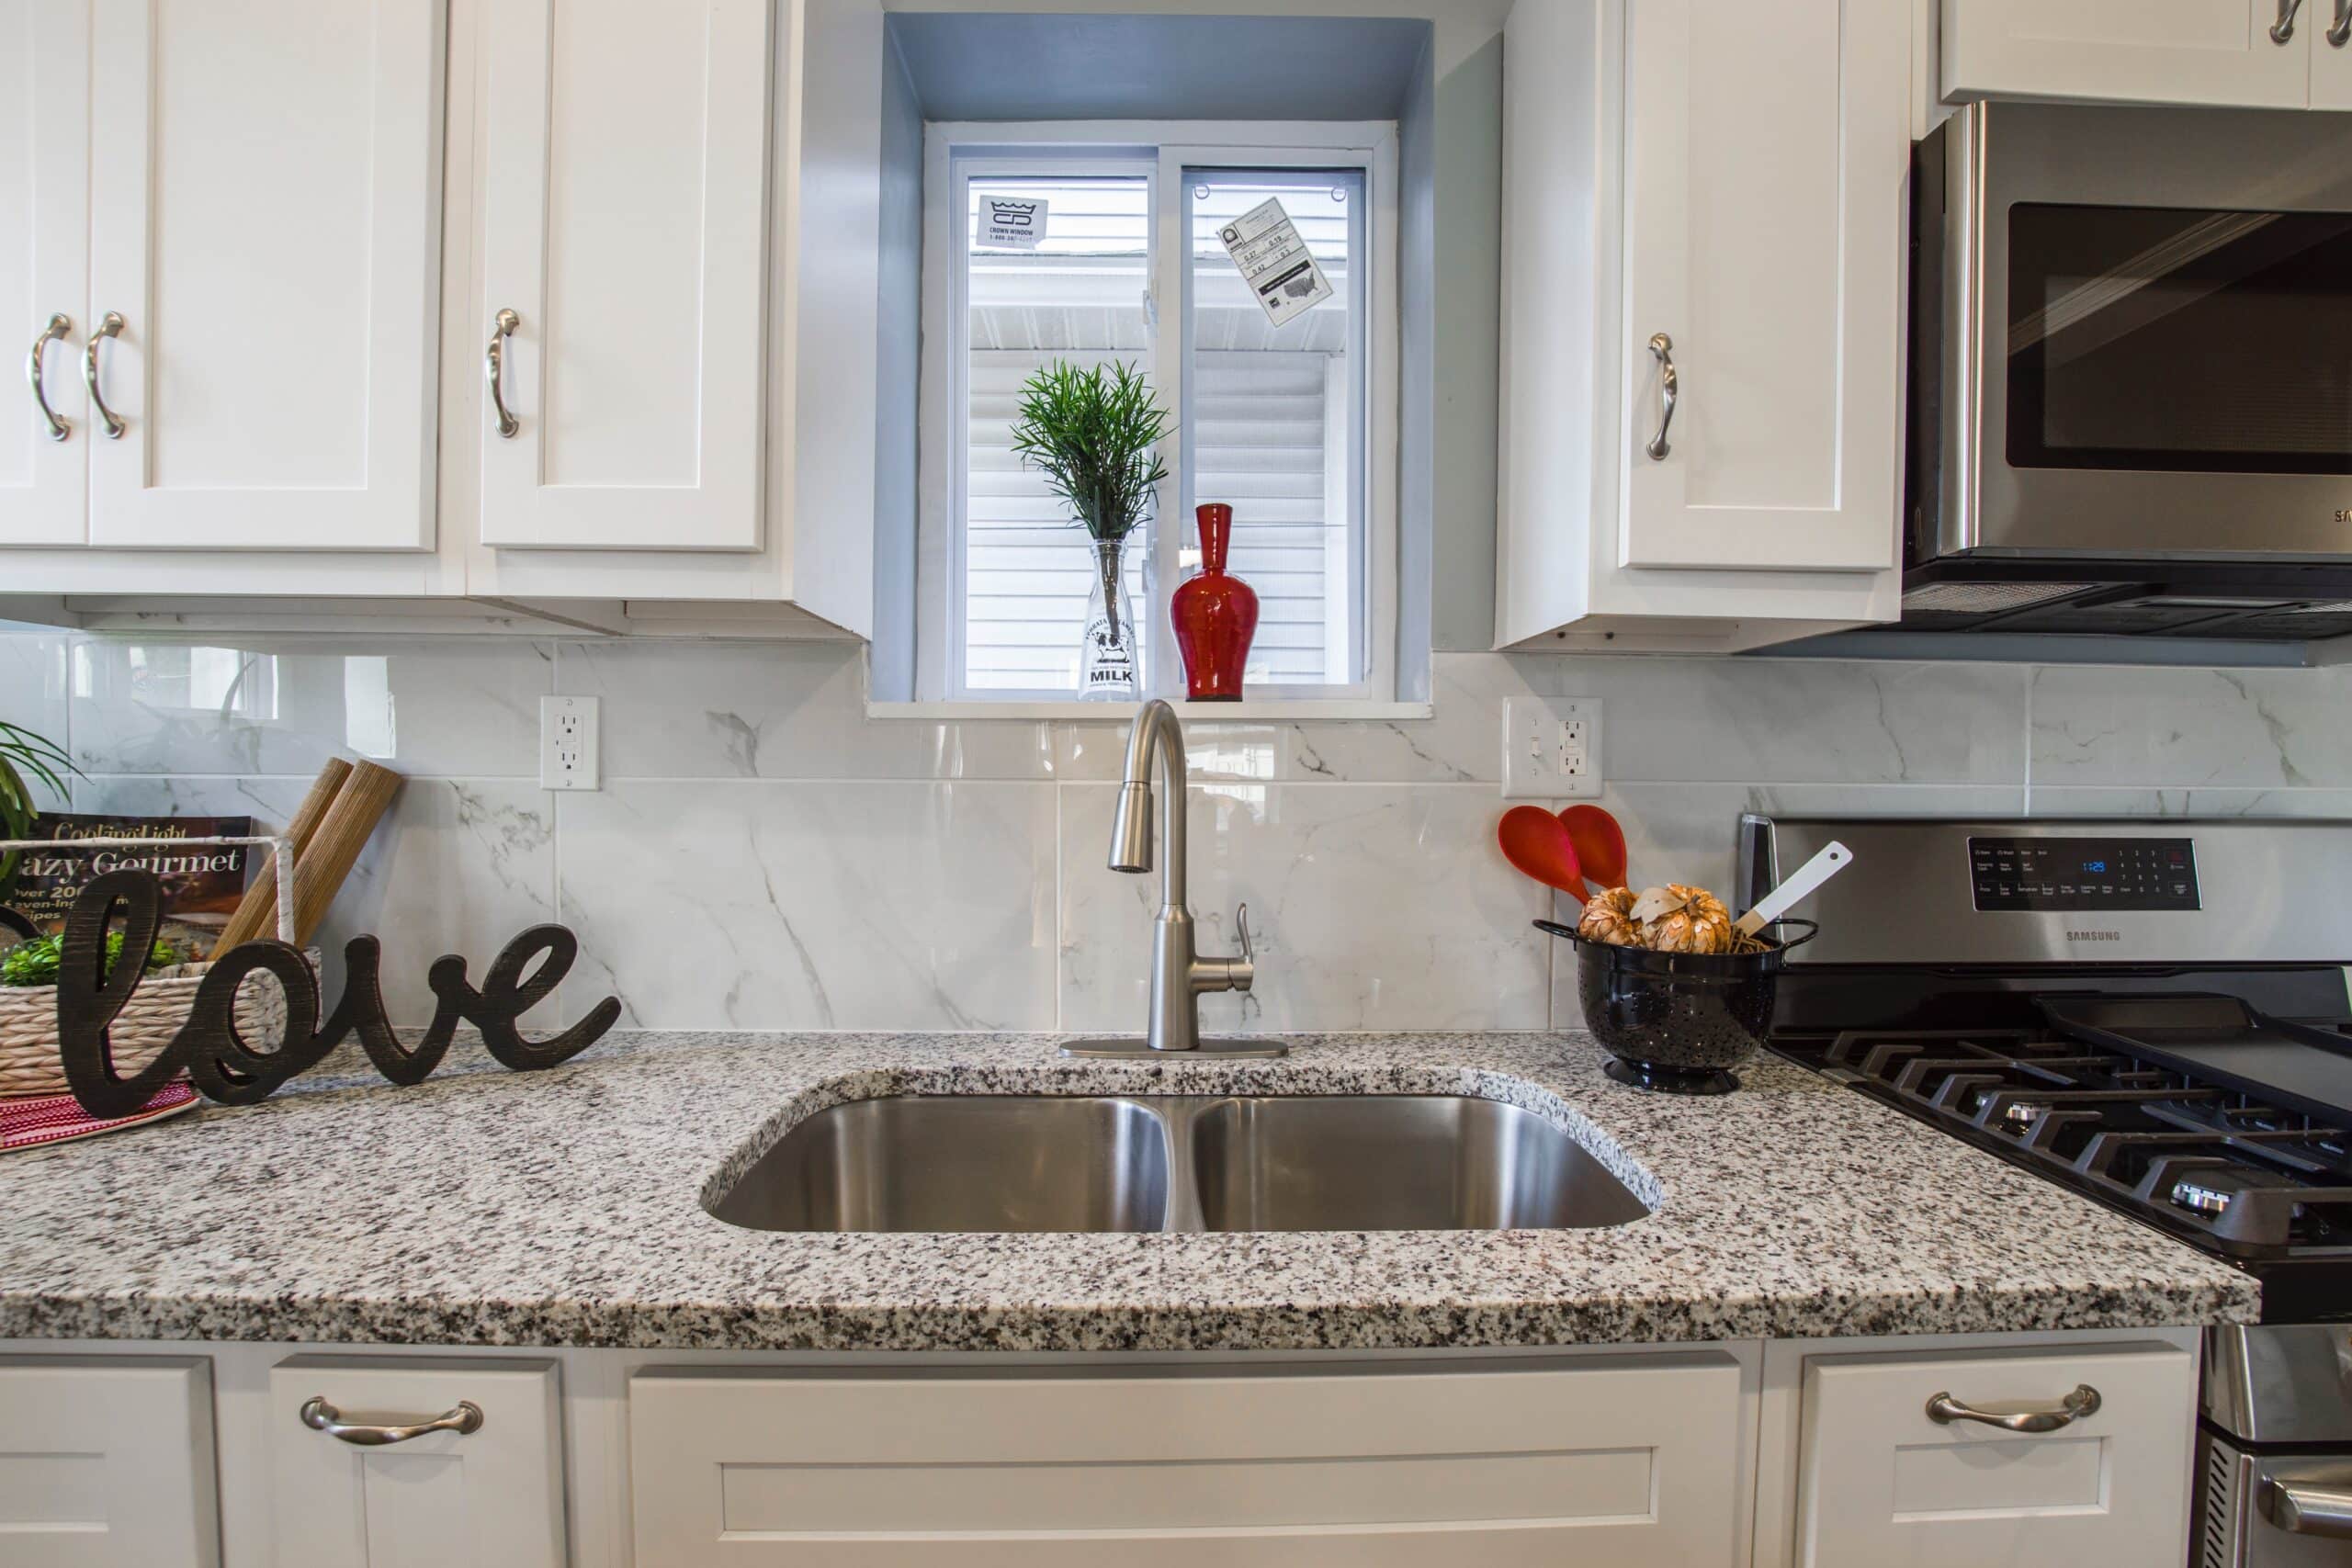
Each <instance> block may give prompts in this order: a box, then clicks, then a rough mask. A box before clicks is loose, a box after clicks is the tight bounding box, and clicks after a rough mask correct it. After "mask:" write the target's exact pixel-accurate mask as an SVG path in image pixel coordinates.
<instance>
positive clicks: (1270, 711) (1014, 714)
mask: <svg viewBox="0 0 2352 1568" xmlns="http://www.w3.org/2000/svg"><path fill="white" fill-rule="evenodd" d="M1176 711H1177V713H1178V714H1179V715H1181V716H1182V717H1183V718H1184V719H1185V720H1186V721H1187V722H1189V723H1193V724H1265V723H1285V724H1289V723H1305V722H1309V721H1314V720H1348V719H1354V720H1357V721H1359V722H1371V723H1385V722H1392V721H1396V720H1399V719H1415V718H1428V717H1430V716H1432V715H1433V714H1434V713H1435V712H1436V711H1437V710H1436V707H1435V705H1433V704H1430V703H1389V702H1373V701H1369V700H1363V699H1357V698H1340V699H1334V700H1321V699H1304V698H1303V699H1300V700H1298V701H1296V702H1286V701H1284V700H1283V699H1282V698H1280V697H1266V698H1261V699H1258V700H1256V701H1250V700H1244V701H1241V702H1238V703H1178V704H1176ZM865 716H866V717H868V718H876V719H891V718H911V719H927V720H930V721H932V722H933V723H937V722H941V721H945V720H955V721H964V720H971V719H989V718H996V719H1022V720H1028V721H1030V722H1033V723H1034V722H1035V721H1037V720H1040V719H1051V720H1056V721H1058V722H1060V723H1064V724H1090V723H1091V724H1125V723H1128V722H1129V721H1130V720H1132V719H1133V718H1134V717H1135V709H1134V708H1131V707H1129V706H1127V705H1125V704H1124V703H1081V702H1077V701H1069V702H1012V703H985V702H954V703H875V702H869V703H867V704H866V705H865Z"/></svg>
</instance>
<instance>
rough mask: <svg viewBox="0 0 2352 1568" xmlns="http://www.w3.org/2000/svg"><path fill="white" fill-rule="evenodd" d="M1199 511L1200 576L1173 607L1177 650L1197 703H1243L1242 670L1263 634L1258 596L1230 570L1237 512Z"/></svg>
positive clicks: (1182, 587)
mask: <svg viewBox="0 0 2352 1568" xmlns="http://www.w3.org/2000/svg"><path fill="white" fill-rule="evenodd" d="M1194 511H1195V513H1196V514H1197V515H1198V517H1199V518H1200V524H1201V570H1200V575H1199V576H1197V577H1193V578H1189V579H1187V580H1186V581H1182V582H1180V583H1178V584H1177V585H1176V592H1174V593H1173V594H1172V595H1170V599H1169V602H1168V615H1169V618H1170V620H1172V621H1174V622H1175V624H1176V651H1177V652H1179V653H1181V654H1182V655H1183V656H1184V688H1185V694H1186V695H1187V696H1189V697H1191V698H1192V700H1193V701H1194V702H1196V703H1238V702H1239V701H1240V700H1241V667H1242V666H1243V665H1245V664H1247V663H1248V662H1249V661H1250V638H1252V637H1256V636H1257V635H1258V592H1257V590H1256V589H1253V588H1251V587H1250V585H1249V584H1248V583H1246V582H1244V581H1241V580H1240V579H1239V578H1238V577H1236V576H1234V575H1233V574H1232V573H1231V572H1229V571H1227V570H1225V552H1226V547H1227V546H1228V545H1230V544H1231V543H1232V542H1233V508H1231V507H1230V506H1227V505H1224V504H1222V503H1221V502H1208V503H1207V504H1206V505H1204V506H1200V507H1197V508H1195V509H1194Z"/></svg>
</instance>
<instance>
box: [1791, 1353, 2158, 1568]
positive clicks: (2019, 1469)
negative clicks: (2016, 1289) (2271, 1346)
mask: <svg viewBox="0 0 2352 1568" xmlns="http://www.w3.org/2000/svg"><path fill="white" fill-rule="evenodd" d="M2084 1386H2087V1387H2089V1388H2092V1389H2095V1390H2097V1391H2098V1408H2097V1410H2096V1411H2093V1412H2091V1413H2089V1414H2087V1415H2082V1416H2077V1417H2076V1418H2075V1419H2074V1420H2072V1421H2070V1422H2068V1423H2067V1424H2066V1425H2065V1426H2064V1427H2059V1428H2058V1429H2057V1430H2054V1431H2050V1432H2042V1433H2038V1434H2037V1433H2020V1432H2012V1431H2007V1430H2005V1429H2003V1428H2000V1427H1993V1426H1987V1425H1984V1424H1982V1423H1979V1422H1975V1421H1970V1420H1964V1419H1962V1420H1953V1421H1950V1422H1939V1421H1937V1420H1935V1419H1934V1418H1933V1417H1931V1416H1929V1415H1928V1402H1929V1401H1930V1400H1932V1399H1933V1398H1935V1396H1936V1395H1938V1394H1949V1395H1951V1397H1952V1398H1953V1399H1955V1400H1957V1401H1959V1402H1961V1403H1962V1404H1966V1405H1968V1406H1970V1407H1972V1408H1973V1409H1977V1410H1981V1411H1985V1412H1986V1413H1988V1414H1993V1415H2002V1414H2008V1413H2012V1412H2017V1411H2020V1410H2026V1409H2033V1410H2042V1409H2056V1408H2059V1407H2060V1404H2061V1402H2062V1401H2063V1400H2064V1398H2065V1397H2066V1396H2067V1395H2068V1394H2070V1393H2073V1392H2074V1391H2075V1389H2076V1388H2078V1387H2084ZM2196 1408H2197V1367H2196V1360H2195V1358H2194V1357H2193V1356H2191V1355H2190V1354H2189V1353H2188V1351H2185V1350H2180V1349H2176V1348H2172V1347H2170V1346H2163V1345H2119V1346H2112V1347H2103V1348H2091V1349H2081V1350H2052V1351H2047V1352H2041V1351H2036V1352H2026V1353H2018V1352H1993V1353H1987V1354H1971V1353H1964V1352H1955V1353H1952V1354H1950V1355H1945V1356H1933V1357H1918V1356H1823V1357H1818V1358H1815V1359H1813V1360H1812V1361H1810V1362H1808V1363H1807V1365H1806V1367H1805V1374H1804V1443H1803V1447H1804V1453H1803V1458H1802V1461H1801V1469H1800V1472H1799V1477H1798V1487H1799V1501H1798V1520H1797V1543H1798V1551H1797V1561H1798V1562H1800V1563H1803V1564H1805V1565H1806V1568H1883V1565H1884V1564H1887V1563H1891V1562H1900V1563H1903V1564H1905V1568H1943V1565H1945V1564H1951V1565H1952V1568H1962V1565H1963V1564H1964V1565H1966V1568H1983V1565H1984V1564H1985V1563H1988V1562H1998V1563H2001V1564H2003V1568H2083V1565H2085V1564H2086V1563H2095V1562H2147V1563H2160V1562H2183V1561H2185V1560H2186V1558H2187V1555H2188V1546H2187V1539H2188V1451H2189V1440H2190V1437H2191V1434H2192V1430H2193V1428H2194V1425H2195V1416H2196Z"/></svg>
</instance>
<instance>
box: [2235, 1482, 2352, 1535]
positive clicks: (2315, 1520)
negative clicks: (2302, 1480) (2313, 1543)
mask: <svg viewBox="0 0 2352 1568" xmlns="http://www.w3.org/2000/svg"><path fill="white" fill-rule="evenodd" d="M2256 1503H2257V1504H2258V1505H2259V1506H2260V1507H2261V1509H2262V1517H2264V1518H2266V1519H2268V1520H2269V1521H2270V1522H2271V1523H2272V1524H2274V1525H2276V1526H2278V1528H2279V1529H2282V1530H2285V1531H2286V1532H2287V1533H2288V1534H2289V1535H2315V1536H2324V1537H2325V1538H2326V1539H2328V1540H2352V1492H2346V1491H2345V1490H2344V1489H2343V1488H2342V1487H2340V1486H2299V1485H2296V1484H2294V1483H2290V1482H2285V1481H2266V1482H2264V1483H2262V1492H2261V1495H2259V1496H2258V1497H2257V1498H2256Z"/></svg>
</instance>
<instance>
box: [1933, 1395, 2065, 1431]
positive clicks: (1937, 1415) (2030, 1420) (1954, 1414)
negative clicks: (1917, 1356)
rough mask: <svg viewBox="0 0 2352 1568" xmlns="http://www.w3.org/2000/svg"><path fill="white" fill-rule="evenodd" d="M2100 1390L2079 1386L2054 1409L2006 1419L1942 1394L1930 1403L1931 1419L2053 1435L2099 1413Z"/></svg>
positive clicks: (1943, 1424) (2025, 1412) (2020, 1413)
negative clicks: (1979, 1423)
mask: <svg viewBox="0 0 2352 1568" xmlns="http://www.w3.org/2000/svg"><path fill="white" fill-rule="evenodd" d="M2098 1404H2099V1400H2098V1390H2097V1389H2095V1388H2093V1387H2092V1386H2091V1385H2090V1384H2088V1383H2083V1384H2080V1385H2079V1386H2077V1387H2076V1388H2075V1392H2074V1393H2070V1394H2068V1395H2067V1396H2066V1397H2065V1398H2064V1399H2062V1400H2060V1401H2059V1402H2058V1407H2057V1408H2056V1409H2055V1410H2019V1411H2017V1412H2015V1413H2013V1414H2011V1415H2007V1416H1996V1415H1995V1414H1994V1413H1993V1412H1992V1411H1990V1410H1978V1409H1976V1408H1975V1407H1973V1405H1967V1404H1962V1403H1961V1402H1960V1401H1959V1400H1957V1399H1954V1398H1953V1397H1952V1396H1951V1394H1949V1393H1939V1394H1935V1395H1932V1396H1931V1397H1930V1398H1929V1399H1928V1420H1930V1421H1933V1422H1934V1423H1935V1424H1936V1425H1938V1426H1939V1427H1949V1426H1951V1424H1952V1423H1953V1422H1955V1421H1981V1422H1983V1423H1984V1424H1985V1426H1987V1427H1999V1428H2001V1430H2003V1431H2004V1432H2054V1431H2056V1430H2058V1428H2059V1427H2071V1426H2073V1425H2074V1424H2075V1422H2077V1421H2079V1420H2081V1419H2082V1418H2083V1417H2084V1416H2092V1415H2096V1414H2098Z"/></svg>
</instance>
